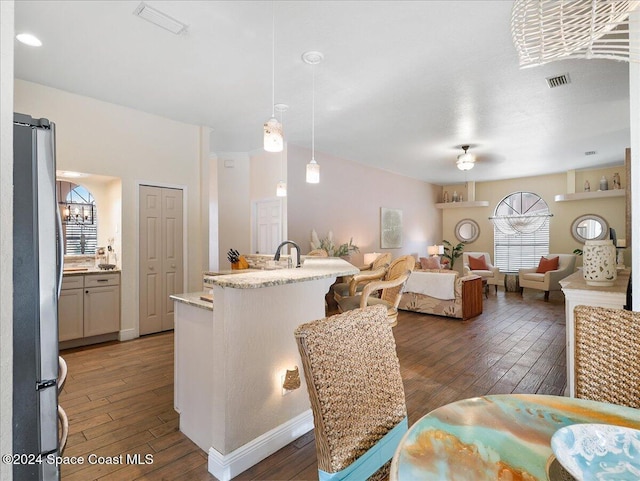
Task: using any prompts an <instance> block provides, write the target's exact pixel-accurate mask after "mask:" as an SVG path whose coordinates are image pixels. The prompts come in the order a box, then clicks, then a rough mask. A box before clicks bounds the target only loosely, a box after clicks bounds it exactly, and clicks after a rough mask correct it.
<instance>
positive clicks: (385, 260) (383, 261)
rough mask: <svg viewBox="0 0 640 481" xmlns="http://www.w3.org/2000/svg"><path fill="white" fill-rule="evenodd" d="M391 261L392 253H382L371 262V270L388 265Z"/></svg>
mask: <svg viewBox="0 0 640 481" xmlns="http://www.w3.org/2000/svg"><path fill="white" fill-rule="evenodd" d="M390 263H391V254H389V253H388V252H386V253H384V254H380V255H379V256H378V257H376V258H375V260H374V261H373V262H372V263H371V270H372V271H375V270H376V269H380V268H381V267H388V266H389V264H390Z"/></svg>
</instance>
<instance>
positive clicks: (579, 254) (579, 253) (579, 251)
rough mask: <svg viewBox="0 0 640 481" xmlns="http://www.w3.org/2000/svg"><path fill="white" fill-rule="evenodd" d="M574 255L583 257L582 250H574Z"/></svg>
mask: <svg viewBox="0 0 640 481" xmlns="http://www.w3.org/2000/svg"><path fill="white" fill-rule="evenodd" d="M573 253H574V254H575V255H577V256H581V255H582V249H573Z"/></svg>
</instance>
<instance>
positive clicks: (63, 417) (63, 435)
mask: <svg viewBox="0 0 640 481" xmlns="http://www.w3.org/2000/svg"><path fill="white" fill-rule="evenodd" d="M58 419H59V420H60V426H61V429H60V448H59V449H58V453H59V456H62V452H63V451H64V448H65V446H66V445H67V437H68V436H69V418H67V413H66V412H64V409H62V407H60V405H59V404H58Z"/></svg>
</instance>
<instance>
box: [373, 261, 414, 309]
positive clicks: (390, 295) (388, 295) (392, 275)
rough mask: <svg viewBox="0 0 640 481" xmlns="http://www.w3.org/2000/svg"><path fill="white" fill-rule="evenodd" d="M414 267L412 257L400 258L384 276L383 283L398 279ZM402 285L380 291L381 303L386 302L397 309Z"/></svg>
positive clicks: (390, 266)
mask: <svg viewBox="0 0 640 481" xmlns="http://www.w3.org/2000/svg"><path fill="white" fill-rule="evenodd" d="M415 265H416V258H415V257H413V256H412V255H406V256H400V257H398V258H397V259H395V260H394V261H393V262H392V263H391V264H390V265H389V269H388V270H387V275H386V276H385V279H384V280H385V281H394V280H396V279H398V278H399V277H400V276H402V275H403V274H406V273H407V272H409V273H411V272H413V269H414V267H415ZM403 287H404V284H401V285H399V286H394V287H387V288H384V289H382V293H381V294H380V299H382V300H383V301H387V302H388V303H389V304H391V305H392V306H395V307H397V306H398V303H399V302H400V296H401V295H402V289H403Z"/></svg>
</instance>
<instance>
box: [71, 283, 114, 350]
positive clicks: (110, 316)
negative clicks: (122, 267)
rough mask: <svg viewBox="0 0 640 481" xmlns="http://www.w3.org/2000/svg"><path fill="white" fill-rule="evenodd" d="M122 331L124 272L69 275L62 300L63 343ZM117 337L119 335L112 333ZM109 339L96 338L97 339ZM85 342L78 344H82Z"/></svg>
mask: <svg viewBox="0 0 640 481" xmlns="http://www.w3.org/2000/svg"><path fill="white" fill-rule="evenodd" d="M119 330H120V273H117V272H112V273H104V274H103V273H91V274H84V275H73V276H65V277H64V279H63V282H62V290H61V292H60V300H59V302H58V336H59V340H60V342H62V341H71V340H82V339H87V338H91V337H94V336H101V335H105V334H116V335H117V333H118V331H119ZM112 337H113V338H115V336H112ZM96 340H97V341H102V340H107V339H99V338H97V339H95V338H94V339H93V340H92V342H93V341H96ZM81 344H82V342H80V343H78V342H76V343H74V345H81Z"/></svg>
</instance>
